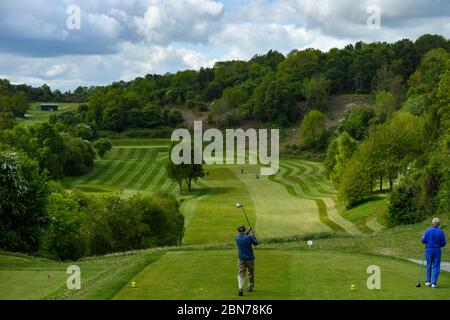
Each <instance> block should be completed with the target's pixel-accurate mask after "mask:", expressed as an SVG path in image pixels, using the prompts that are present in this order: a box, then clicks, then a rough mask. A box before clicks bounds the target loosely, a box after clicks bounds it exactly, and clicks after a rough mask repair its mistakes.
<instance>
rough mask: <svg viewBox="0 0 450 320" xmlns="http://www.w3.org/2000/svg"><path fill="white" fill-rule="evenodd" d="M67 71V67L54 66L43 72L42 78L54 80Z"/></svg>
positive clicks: (63, 65)
mask: <svg viewBox="0 0 450 320" xmlns="http://www.w3.org/2000/svg"><path fill="white" fill-rule="evenodd" d="M66 71H67V65H65V64H55V65H53V66H51V67H50V68H49V69H47V70H46V71H45V72H44V74H43V75H44V77H47V78H55V77H60V76H62V75H63V74H64V73H65V72H66Z"/></svg>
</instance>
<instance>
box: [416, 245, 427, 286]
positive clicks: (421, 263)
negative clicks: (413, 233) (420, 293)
mask: <svg viewBox="0 0 450 320" xmlns="http://www.w3.org/2000/svg"><path fill="white" fill-rule="evenodd" d="M424 261H425V252H424V253H423V256H422V261H421V262H420V265H419V276H418V279H417V284H416V288H420V287H421V284H420V279H421V278H422V277H421V276H422V272H421V271H422V269H423V268H422V266H423V263H424Z"/></svg>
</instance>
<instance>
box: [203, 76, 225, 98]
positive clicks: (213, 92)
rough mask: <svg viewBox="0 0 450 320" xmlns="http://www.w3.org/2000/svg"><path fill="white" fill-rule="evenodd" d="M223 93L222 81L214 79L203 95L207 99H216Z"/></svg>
mask: <svg viewBox="0 0 450 320" xmlns="http://www.w3.org/2000/svg"><path fill="white" fill-rule="evenodd" d="M221 95H222V86H221V85H220V83H218V82H216V81H213V82H210V83H209V84H208V86H207V87H206V90H205V92H204V93H203V97H204V99H205V100H206V101H213V100H215V99H219V98H220V96H221Z"/></svg>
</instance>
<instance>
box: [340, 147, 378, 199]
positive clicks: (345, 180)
mask: <svg viewBox="0 0 450 320" xmlns="http://www.w3.org/2000/svg"><path fill="white" fill-rule="evenodd" d="M370 181H371V177H370V175H369V172H368V171H367V168H366V167H365V165H364V161H362V160H361V158H360V154H358V153H355V155H354V156H353V157H352V158H351V160H350V161H349V162H348V164H347V166H346V167H345V169H344V171H343V173H342V176H341V177H340V178H339V187H338V199H339V200H340V201H342V202H343V203H344V204H345V206H346V207H347V208H352V207H354V206H355V205H356V204H357V203H358V202H360V201H361V200H363V199H364V197H365V196H366V195H368V194H369V193H370V192H371V190H370Z"/></svg>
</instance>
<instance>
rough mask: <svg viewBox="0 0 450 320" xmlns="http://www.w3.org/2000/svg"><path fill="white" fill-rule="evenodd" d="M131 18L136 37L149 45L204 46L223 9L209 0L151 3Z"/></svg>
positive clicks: (176, 0)
mask: <svg viewBox="0 0 450 320" xmlns="http://www.w3.org/2000/svg"><path fill="white" fill-rule="evenodd" d="M150 2H151V4H150V5H149V6H148V7H147V9H146V11H145V14H144V15H143V16H142V17H140V16H136V17H134V23H135V25H136V28H137V32H138V34H139V35H141V36H143V37H144V38H145V39H146V40H147V41H148V42H149V43H151V44H170V43H172V42H175V41H185V42H193V43H195V42H206V41H208V38H209V35H210V33H211V31H212V30H214V29H215V28H216V26H215V25H216V23H217V20H218V19H219V18H220V16H221V14H222V11H223V5H222V4H221V3H219V2H215V1H210V0H153V1H150Z"/></svg>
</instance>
